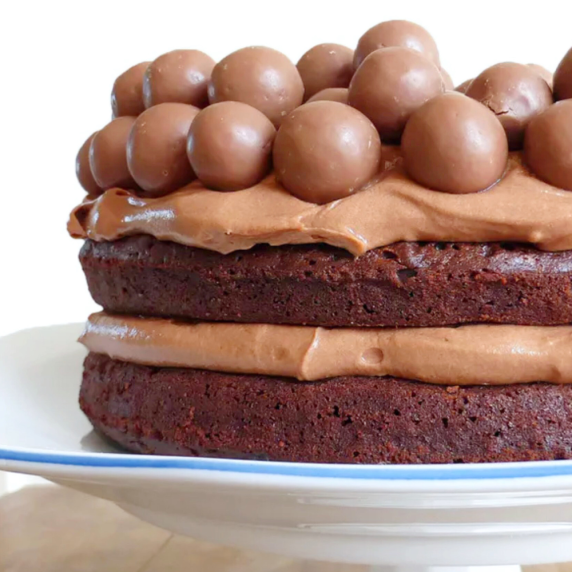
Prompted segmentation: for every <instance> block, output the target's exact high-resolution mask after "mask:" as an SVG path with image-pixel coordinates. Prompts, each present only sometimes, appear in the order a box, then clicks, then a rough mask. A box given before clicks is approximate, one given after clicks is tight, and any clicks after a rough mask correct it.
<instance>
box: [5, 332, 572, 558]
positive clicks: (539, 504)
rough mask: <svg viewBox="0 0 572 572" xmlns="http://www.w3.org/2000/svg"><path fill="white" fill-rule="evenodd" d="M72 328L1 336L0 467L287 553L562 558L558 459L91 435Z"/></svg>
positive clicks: (567, 532) (566, 491)
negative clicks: (392, 460)
mask: <svg viewBox="0 0 572 572" xmlns="http://www.w3.org/2000/svg"><path fill="white" fill-rule="evenodd" d="M80 330H81V326H80V325H76V324H73V325H67V326H54V327H50V328H38V329H33V330H28V331H24V332H19V333H17V334H13V335H11V336H8V337H6V338H2V339H0V469H3V470H8V471H16V472H23V473H29V474H34V475H40V476H43V477H46V478H48V479H51V480H53V481H55V482H58V483H60V484H63V485H66V486H70V487H72V488H75V489H78V490H81V491H84V492H86V493H90V494H93V495H96V496H99V497H102V498H106V499H109V500H111V501H113V502H115V503H117V504H118V505H119V506H121V507H122V508H124V509H125V510H127V511H128V512H130V513H133V514H134V515H137V516H139V517H140V518H142V519H144V520H147V521H149V522H151V523H153V524H156V525H158V526H161V527H163V528H166V529H169V530H172V531H174V532H178V533H181V534H187V535H190V536H194V537H196V538H201V539H204V540H210V541H214V542H220V543H224V544H229V545H235V546H239V547H243V548H250V549H255V550H262V551H266V552H276V553H280V554H284V555H289V556H294V557H298V558H311V559H322V560H331V561H338V562H350V563H364V564H379V565H401V566H406V565H407V566H409V565H411V566H413V565H415V566H427V565H434V566H435V565H439V566H467V565H493V564H494V565H496V564H536V563H547V562H557V561H560V562H562V561H567V560H572V462H569V461H554V462H544V463H538V462H535V463H504V464H482V465H440V466H437V465H433V466H429V465H425V466H422V465H419V466H403V465H402V466H381V465H380V466H372V465H369V466H367V465H361V466H360V465H352V466H350V465H315V464H301V463H271V462H265V461H234V460H224V459H201V458H199V459H191V458H183V457H153V456H143V455H139V456H138V455H129V454H124V453H121V452H119V451H117V450H115V449H113V448H112V447H110V446H109V445H108V444H106V443H105V442H103V441H102V440H101V439H99V438H98V437H97V436H96V435H94V434H93V433H92V432H91V426H90V424H89V423H88V422H87V420H86V419H85V418H84V417H83V415H82V414H81V412H80V411H79V408H78V406H77V394H78V390H79V383H80V378H81V362H82V359H83V356H84V350H83V349H82V348H81V347H80V346H79V345H78V344H76V343H75V339H76V338H77V336H78V335H79V332H80ZM515 555H519V556H518V560H519V562H515Z"/></svg>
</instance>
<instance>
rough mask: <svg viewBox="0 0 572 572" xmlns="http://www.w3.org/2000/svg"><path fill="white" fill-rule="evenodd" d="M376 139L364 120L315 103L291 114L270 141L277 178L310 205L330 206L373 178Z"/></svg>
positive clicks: (340, 106)
mask: <svg viewBox="0 0 572 572" xmlns="http://www.w3.org/2000/svg"><path fill="white" fill-rule="evenodd" d="M380 156H381V143H380V140H379V135H378V133H377V131H376V129H375V127H374V126H373V124H372V123H371V122H370V121H369V119H368V118H367V117H365V115H362V114H361V113H360V112H359V111H357V110H355V109H353V108H351V107H350V106H348V105H344V104H342V103H338V102H335V101H315V102H313V103H307V104H306V105H302V106H301V107H299V108H298V109H296V110H295V111H293V112H292V113H291V114H290V115H289V116H288V117H287V118H286V120H285V121H284V123H282V126H281V127H280V129H279V131H278V134H277V135H276V141H275V142H274V169H275V171H276V177H277V179H278V181H279V182H280V183H282V185H284V187H286V189H287V190H288V191H290V192H291V193H292V194H293V195H295V196H297V197H298V198H300V199H302V200H304V201H309V202H312V203H318V204H323V203H329V202H331V201H335V200H337V199H341V198H343V197H346V196H348V195H350V194H352V193H354V192H356V191H358V190H359V189H360V188H361V187H363V186H364V185H365V184H366V183H367V182H368V181H369V180H370V179H371V178H372V177H374V175H375V174H376V173H377V171H378V168H379V163H380Z"/></svg>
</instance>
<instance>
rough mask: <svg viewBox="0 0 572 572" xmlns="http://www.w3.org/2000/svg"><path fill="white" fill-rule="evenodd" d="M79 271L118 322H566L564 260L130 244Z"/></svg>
mask: <svg viewBox="0 0 572 572" xmlns="http://www.w3.org/2000/svg"><path fill="white" fill-rule="evenodd" d="M80 259H81V263H82V266H83V269H84V271H85V274H86V277H87V281H88V284H89V288H90V291H91V294H92V296H93V298H94V300H95V301H96V302H97V303H98V304H101V305H102V306H103V307H104V308H105V309H106V310H108V311H111V312H118V313H128V314H142V315H149V316H158V317H175V318H183V319H195V320H206V321H229V322H263V323H276V324H301V325H303V324H309V325H317V326H332V327H333V326H362V327H397V326H399V327H404V326H412V327H425V326H444V325H455V324H462V323H472V322H474V323H477V322H480V323H503V324H511V323H512V324H525V325H556V324H567V323H571V322H572V281H571V275H572V251H565V252H557V253H552V252H541V251H538V250H536V249H534V248H531V247H527V246H521V245H514V244H498V243H492V244H471V243H427V244H422V243H397V244H394V245H391V246H389V247H386V248H383V249H375V250H372V251H370V252H368V253H366V254H365V255H364V256H362V257H360V258H357V259H355V258H354V257H353V256H352V255H351V254H349V253H348V252H346V251H344V250H341V249H336V248H333V247H329V246H326V245H311V246H310V245H308V246H283V247H268V246H258V247H255V248H253V249H251V250H248V251H242V252H235V253H232V254H229V255H221V254H218V253H216V252H211V251H207V250H202V249H198V248H193V247H188V246H183V245H180V244H175V243H172V242H162V241H158V240H156V239H154V238H152V237H150V236H135V237H131V238H126V239H122V240H118V241H115V242H101V243H96V242H92V241H89V240H88V241H86V242H85V245H84V247H83V248H82V251H81V255H80Z"/></svg>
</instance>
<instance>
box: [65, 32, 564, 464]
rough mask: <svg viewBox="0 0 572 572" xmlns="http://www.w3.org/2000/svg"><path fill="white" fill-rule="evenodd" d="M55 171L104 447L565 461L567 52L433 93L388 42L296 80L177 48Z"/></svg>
mask: <svg viewBox="0 0 572 572" xmlns="http://www.w3.org/2000/svg"><path fill="white" fill-rule="evenodd" d="M112 109H113V117H114V118H113V120H112V121H111V122H110V123H109V124H108V125H106V126H104V127H103V128H102V129H101V130H99V131H98V132H96V133H94V134H93V135H92V136H91V137H89V138H88V139H87V141H86V142H85V143H84V145H83V146H82V147H81V149H80V151H79V153H78V157H77V163H76V166H77V174H78V179H79V181H80V183H81V185H82V186H83V188H84V189H85V191H86V192H87V196H86V198H85V200H84V201H83V202H82V203H81V204H80V205H79V206H77V207H76V208H75V209H74V210H73V212H72V214H71V218H70V222H69V227H68V228H69V232H70V234H71V235H72V236H74V237H76V238H80V239H83V240H84V244H83V247H82V249H81V253H80V261H81V265H82V267H83V270H84V272H85V275H86V278H87V282H88V286H89V289H90V292H91V294H92V296H93V299H94V300H95V301H96V302H97V303H98V304H100V305H101V306H102V308H103V310H102V311H101V312H99V313H97V314H94V315H92V316H90V317H89V319H88V321H87V325H86V328H85V331H84V333H83V335H82V337H81V342H82V343H83V344H84V345H85V346H86V348H87V349H88V350H89V354H88V356H87V358H86V360H85V364H84V372H83V382H82V386H81V394H80V405H81V408H82V410H83V411H84V413H85V414H86V415H87V417H88V418H89V420H90V421H91V423H92V424H93V426H94V428H95V429H96V430H97V431H98V432H100V433H101V434H103V435H105V436H106V437H108V438H109V439H111V440H113V441H114V442H115V443H117V444H118V445H120V446H121V447H123V448H125V449H127V450H129V451H133V452H137V453H151V454H164V455H193V456H202V455H205V456H207V455H208V456H221V457H234V458H248V459H260V460H277V461H298V462H321V463H468V462H469V463H473V462H494V461H526V460H544V459H569V458H572V50H571V51H570V52H569V53H568V54H567V55H566V56H565V57H564V59H563V61H562V63H561V64H560V66H559V67H558V69H557V71H556V72H555V74H554V77H553V76H552V74H551V73H549V72H548V71H547V70H545V69H544V68H542V67H540V66H538V65H532V64H529V65H523V64H518V63H510V62H509V63H501V64H497V65H494V66H492V67H490V68H488V69H486V70H484V71H483V72H482V73H481V74H480V75H479V76H477V77H476V78H474V79H471V80H468V81H466V82H463V83H462V84H461V85H460V86H459V87H458V88H457V89H456V90H455V89H453V84H452V81H451V79H450V77H449V75H448V74H447V73H446V72H445V71H444V70H443V69H442V68H441V66H440V59H439V52H438V49H437V46H436V44H435V41H434V40H433V38H432V37H431V36H430V35H429V33H428V32H427V31H426V30H425V29H423V28H421V27H420V26H417V25H416V24H413V23H410V22H404V21H391V22H383V23H382V24H379V25H377V26H374V27H373V28H371V29H370V30H369V31H367V32H366V33H365V34H364V35H363V36H362V37H361V38H360V40H359V42H358V44H357V48H356V50H355V51H353V50H351V49H349V48H347V47H345V46H340V45H338V44H320V45H318V46H315V47H313V48H312V49H310V50H309V51H308V52H306V53H305V54H304V55H303V56H302V57H301V59H300V61H299V62H298V64H297V65H294V64H293V63H292V62H291V61H290V60H289V59H288V58H287V57H286V56H285V55H283V54H282V53H280V52H277V51H275V50H273V49H270V48H265V47H249V48H244V49H241V50H238V51H236V52H234V53H232V54H230V55H229V56H227V57H225V58H224V59H223V60H221V61H220V62H218V63H215V61H213V60H212V59H211V58H210V57H209V56H207V55H206V54H204V53H203V52H200V51H198V50H176V51H173V52H169V53H167V54H164V55H162V56H160V57H159V58H157V59H156V60H155V61H153V62H143V63H141V64H138V65H136V66H134V67H132V68H130V69H129V70H127V71H126V72H125V73H123V74H122V75H121V76H119V77H118V78H117V80H116V81H115V83H114V86H113V91H112Z"/></svg>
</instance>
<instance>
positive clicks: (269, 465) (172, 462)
mask: <svg viewBox="0 0 572 572" xmlns="http://www.w3.org/2000/svg"><path fill="white" fill-rule="evenodd" d="M0 460H5V461H8V466H7V467H5V468H7V469H8V470H10V466H9V462H10V461H15V462H24V463H46V464H55V465H66V466H77V467H109V468H129V469H187V470H206V471H223V472H227V473H228V472H234V473H251V474H260V475H284V476H296V477H322V478H344V479H348V478H349V479H366V480H374V479H378V480H420V481H427V480H432V481H435V480H466V479H479V480H483V479H515V478H529V477H553V476H562V475H572V461H540V462H529V463H494V464H493V463H487V464H472V465H408V466H404V465H326V464H311V463H277V462H270V461H239V460H233V459H210V458H192V457H159V456H158V457H153V456H148V455H122V454H86V455H76V454H71V453H70V454H66V453H49V452H34V451H17V450H10V449H0Z"/></svg>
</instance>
